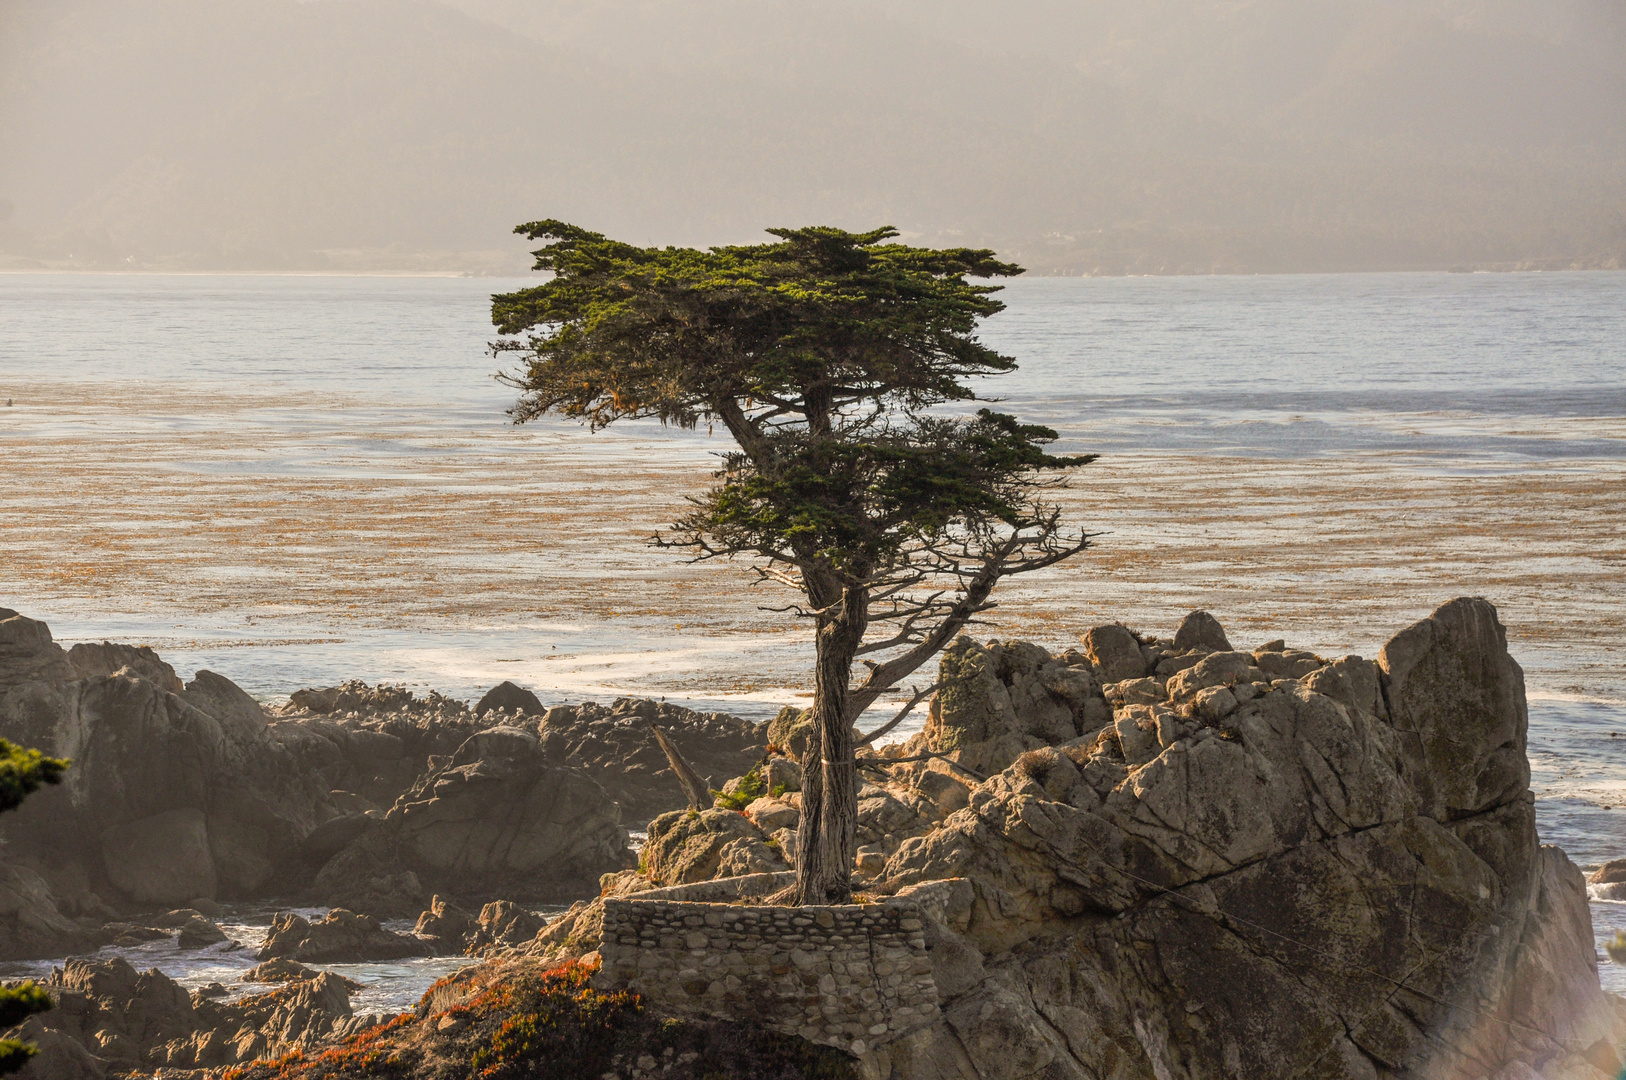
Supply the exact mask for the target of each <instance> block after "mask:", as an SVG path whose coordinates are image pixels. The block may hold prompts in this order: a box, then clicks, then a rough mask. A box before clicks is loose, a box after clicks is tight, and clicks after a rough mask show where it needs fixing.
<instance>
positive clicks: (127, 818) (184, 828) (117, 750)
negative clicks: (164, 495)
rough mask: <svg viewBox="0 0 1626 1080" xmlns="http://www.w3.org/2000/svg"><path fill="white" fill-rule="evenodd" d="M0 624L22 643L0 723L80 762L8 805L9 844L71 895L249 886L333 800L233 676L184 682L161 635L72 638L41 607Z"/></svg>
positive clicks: (141, 899)
mask: <svg viewBox="0 0 1626 1080" xmlns="http://www.w3.org/2000/svg"><path fill="white" fill-rule="evenodd" d="M0 625H3V626H5V627H9V629H8V630H4V631H0V635H3V636H4V638H5V641H7V642H9V644H10V646H11V652H10V654H9V661H10V662H9V663H0V736H3V737H5V738H8V739H10V740H12V741H14V742H17V743H21V744H23V745H26V746H34V747H38V748H40V749H41V750H44V751H45V752H47V753H51V754H54V755H56V756H61V757H67V758H71V759H72V760H73V763H74V765H73V768H71V769H70V770H68V773H67V775H66V777H65V778H64V780H63V782H62V783H61V784H60V785H56V786H54V787H51V788H48V789H46V790H43V791H40V792H38V793H37V794H36V795H35V796H34V797H32V798H30V799H29V800H28V801H27V802H26V803H24V804H23V805H22V807H21V808H19V809H18V810H17V811H16V812H14V813H10V814H7V815H5V817H4V819H0V830H3V832H4V835H5V838H6V841H7V843H8V848H7V853H8V859H11V860H14V861H16V862H17V863H19V864H23V865H28V866H31V867H33V868H34V869H36V870H37V871H38V872H39V873H40V874H41V875H43V876H44V877H45V878H46V879H47V880H48V881H50V882H53V883H63V885H64V888H66V890H67V892H68V893H70V894H72V895H75V896H82V895H88V894H89V892H90V891H91V890H94V893H95V894H96V895H98V896H102V897H106V898H107V899H109V900H113V901H122V902H126V903H131V904H152V903H166V904H173V903H179V902H184V901H187V900H191V899H194V898H197V897H207V896H212V895H214V894H215V893H216V892H217V891H218V892H220V893H222V894H225V895H233V896H246V895H252V894H254V893H255V892H257V891H258V890H259V889H261V888H262V887H263V886H264V885H265V883H266V882H267V880H268V879H269V878H270V876H271V873H272V870H273V867H274V866H275V865H276V864H277V862H278V861H279V860H281V859H283V858H285V857H286V856H287V855H288V854H290V853H291V852H293V851H294V850H295V849H296V847H297V844H298V842H299V839H300V838H301V837H302V836H304V835H305V834H306V833H308V832H309V831H310V830H311V829H312V828H313V827H314V826H315V825H316V824H318V823H319V822H320V821H322V820H324V819H325V818H326V817H329V816H332V813H333V810H332V808H331V807H330V806H329V805H328V803H327V789H326V788H325V787H324V786H322V784H321V783H320V781H319V780H317V779H316V778H314V777H312V776H310V775H309V774H308V773H306V772H304V771H302V770H301V769H300V767H299V763H298V761H297V759H296V758H295V756H294V755H293V754H291V753H289V752H288V751H287V750H286V749H285V748H284V747H283V746H282V745H281V744H280V743H279V742H277V741H276V740H274V739H272V738H271V737H270V736H269V734H268V732H267V730H266V727H265V724H264V722H263V717H262V719H261V720H259V721H258V722H256V720H255V717H256V716H258V715H261V714H260V712H259V707H258V706H257V705H255V704H254V703H253V702H252V699H249V698H248V696H247V695H246V694H244V693H243V692H242V691H241V690H239V689H238V688H237V687H235V686H233V685H231V684H230V682H229V681H228V680H226V679H224V678H222V677H220V676H215V675H210V674H208V673H200V674H199V677H198V678H197V679H196V680H194V682H193V684H192V687H191V688H187V687H184V686H182V685H181V684H180V681H179V679H178V678H176V677H175V674H174V671H173V670H172V669H171V668H170V667H169V666H168V665H167V664H164V663H163V662H162V660H160V659H159V658H158V657H157V656H156V654H154V653H153V652H152V650H150V649H146V648H136V647H132V646H123V645H113V644H106V643H104V644H101V645H79V646H75V647H74V649H73V650H72V651H71V652H69V653H67V654H63V653H62V650H61V649H60V648H59V647H58V646H57V645H56V644H55V643H54V642H52V641H51V639H50V633H49V630H48V629H46V628H45V626H44V624H43V623H37V622H33V621H32V620H25V619H22V617H20V616H16V615H11V616H10V617H8V618H6V619H4V620H0ZM0 659H4V658H0ZM108 669H112V670H111V671H109V670H108ZM200 706H201V707H200ZM211 710H212V711H211ZM211 877H212V880H211ZM160 879H162V880H161V881H160ZM58 891H59V892H61V891H62V890H60V889H59V890H58ZM3 949H4V946H3V945H0V950H3Z"/></svg>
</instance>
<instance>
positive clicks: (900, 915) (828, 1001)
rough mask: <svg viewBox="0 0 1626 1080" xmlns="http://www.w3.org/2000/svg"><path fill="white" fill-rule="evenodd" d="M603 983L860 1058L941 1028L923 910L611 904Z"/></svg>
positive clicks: (901, 906)
mask: <svg viewBox="0 0 1626 1080" xmlns="http://www.w3.org/2000/svg"><path fill="white" fill-rule="evenodd" d="M599 954H600V956H601V958H602V960H603V968H602V970H601V973H600V980H601V981H602V982H603V983H605V984H606V985H608V986H613V987H616V988H626V989H630V990H634V991H636V992H638V993H639V994H642V995H643V996H644V998H645V999H646V1000H648V1001H649V1002H650V1003H651V1004H652V1005H654V1006H656V1007H657V1008H661V1009H665V1010H669V1011H672V1012H675V1013H680V1014H682V1013H687V1014H699V1015H704V1016H712V1017H718V1018H724V1019H732V1020H755V1021H758V1022H760V1023H763V1024H765V1025H767V1026H769V1027H772V1028H776V1029H778V1030H780V1031H785V1032H794V1033H795V1034H798V1035H800V1036H802V1037H803V1038H805V1039H807V1040H808V1041H810V1042H815V1043H822V1044H824V1045H827V1046H836V1047H840V1048H841V1049H843V1050H848V1051H850V1052H852V1053H854V1054H862V1053H864V1052H865V1051H866V1050H867V1049H869V1048H871V1047H873V1046H876V1045H878V1044H882V1043H886V1042H889V1041H891V1040H892V1039H895V1038H897V1037H898V1036H899V1035H901V1034H902V1033H904V1032H906V1031H909V1030H911V1029H913V1028H917V1027H920V1026H921V1025H923V1024H927V1023H930V1022H932V1021H934V1020H936V1019H937V1016H938V1010H937V985H936V983H935V982H934V981H933V980H932V966H931V959H930V958H929V956H928V955H927V952H926V938H925V935H924V933H923V925H922V922H921V913H920V909H919V907H918V906H917V905H916V904H915V903H914V902H913V901H908V900H903V901H899V900H893V901H889V902H887V903H883V904H852V905H846V906H840V907H799V908H795V907H744V906H740V905H734V904H702V903H682V902H674V901H667V900H647V899H606V900H605V902H604V939H603V944H602V945H601V946H600V948H599Z"/></svg>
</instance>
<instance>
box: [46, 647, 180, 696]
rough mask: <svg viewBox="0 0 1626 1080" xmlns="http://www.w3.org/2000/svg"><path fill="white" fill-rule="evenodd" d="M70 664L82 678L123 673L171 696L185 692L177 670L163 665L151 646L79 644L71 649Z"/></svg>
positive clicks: (69, 653) (69, 651) (69, 652)
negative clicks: (148, 683)
mask: <svg viewBox="0 0 1626 1080" xmlns="http://www.w3.org/2000/svg"><path fill="white" fill-rule="evenodd" d="M68 663H70V664H72V665H73V667H74V670H75V671H77V672H78V673H79V676H80V678H87V679H88V678H95V677H96V676H98V675H117V674H119V673H121V672H123V673H125V674H128V675H131V676H134V677H135V678H137V679H145V680H146V681H147V682H150V683H152V684H153V685H154V686H156V687H158V688H159V689H160V690H166V691H168V692H169V693H171V694H179V693H181V692H182V691H183V690H184V689H185V687H184V686H182V685H181V679H180V676H178V675H176V674H175V669H174V668H172V667H170V666H169V665H168V664H166V663H164V661H163V659H162V658H161V657H160V656H159V655H158V654H157V653H156V652H154V651H153V649H152V647H151V646H150V645H125V644H122V643H120V642H113V641H103V642H100V643H92V642H88V641H86V642H80V643H79V644H78V645H75V646H74V647H73V648H71V649H69V650H68Z"/></svg>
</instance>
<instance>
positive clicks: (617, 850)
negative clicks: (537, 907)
mask: <svg viewBox="0 0 1626 1080" xmlns="http://www.w3.org/2000/svg"><path fill="white" fill-rule="evenodd" d="M620 817H621V812H620V809H619V807H617V805H616V804H615V802H614V801H613V800H612V799H610V797H609V796H608V795H607V794H606V792H605V791H604V789H603V787H601V786H600V785H599V784H598V783H597V782H596V781H594V780H593V779H592V778H591V777H590V776H588V775H587V774H586V773H585V772H583V771H581V770H578V769H569V768H559V767H556V766H553V765H550V764H549V763H548V757H547V754H546V752H545V750H544V749H543V747H542V746H541V745H540V744H539V741H538V739H537V738H536V736H534V735H532V734H531V733H530V732H528V731H525V730H523V729H521V728H514V727H505V726H498V727H493V728H488V729H486V730H484V731H480V732H476V733H475V734H474V735H471V736H470V737H469V738H468V739H466V740H465V741H464V743H463V744H462V745H461V746H460V747H459V748H458V749H457V751H456V752H455V753H454V754H452V755H451V756H450V757H449V758H447V759H445V760H444V761H440V762H437V764H436V766H435V767H434V768H433V769H431V770H430V771H429V772H428V773H426V774H424V775H423V776H422V777H420V778H419V779H418V781H417V783H415V784H414V785H413V787H412V789H411V790H409V791H408V792H407V793H406V794H404V795H402V796H401V798H400V799H398V800H397V801H396V804H395V806H393V807H392V808H391V809H390V812H389V814H388V815H387V816H386V818H385V819H384V820H383V821H381V822H377V823H376V824H375V825H373V826H370V827H368V829H367V831H366V832H365V833H364V834H363V835H362V836H360V838H358V839H357V840H355V841H353V842H352V843H351V844H350V845H348V846H347V847H346V848H344V850H342V851H340V852H339V853H338V854H337V855H335V856H333V858H332V859H330V860H329V861H328V863H327V864H326V865H325V866H323V867H322V869H321V871H320V872H319V873H318V874H317V875H316V880H315V882H314V884H313V886H312V890H313V892H314V893H315V895H316V896H318V897H319V898H320V899H322V900H323V901H324V902H328V903H333V902H336V901H338V900H340V899H341V898H344V899H348V898H350V897H354V896H358V895H369V896H378V895H380V894H382V893H384V892H386V891H387V889H399V888H400V886H401V884H402V883H401V882H399V877H400V875H402V874H404V873H410V874H411V875H412V877H413V883H426V887H428V888H432V889H434V890H435V891H437V892H440V893H441V894H443V895H449V896H468V895H480V894H484V895H486V896H490V895H492V894H493V893H495V894H497V895H504V894H506V895H508V896H515V897H519V898H520V899H524V900H539V901H552V900H557V899H560V898H563V897H567V896H569V895H571V894H572V893H575V894H576V895H580V893H582V892H588V891H592V890H593V888H594V887H595V885H596V883H597V881H598V878H599V875H601V874H604V873H606V872H608V871H611V870H618V869H621V868H623V867H626V866H630V865H631V864H632V862H633V858H632V854H631V852H630V850H629V849H628V848H627V833H626V830H625V829H623V828H622V827H621V823H620ZM385 882H394V884H392V885H389V886H385V885H384V884H383V883H385ZM425 899H426V897H425V896H423V895H422V893H421V887H420V891H419V893H418V895H416V896H413V897H403V898H401V901H400V906H396V904H395V902H394V901H393V900H392V902H391V908H390V910H387V911H385V910H384V909H382V908H378V907H373V908H370V909H368V910H373V911H375V912H379V913H383V914H390V915H395V914H404V915H416V914H417V913H418V912H421V911H422V910H423V907H424V900H425ZM403 906H404V907H405V908H407V909H408V910H402V907H403Z"/></svg>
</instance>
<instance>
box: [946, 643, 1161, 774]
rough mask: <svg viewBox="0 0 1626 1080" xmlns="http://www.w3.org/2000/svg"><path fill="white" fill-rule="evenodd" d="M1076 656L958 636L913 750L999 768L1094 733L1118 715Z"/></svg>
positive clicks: (977, 767)
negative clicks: (1022, 756) (1033, 752)
mask: <svg viewBox="0 0 1626 1080" xmlns="http://www.w3.org/2000/svg"><path fill="white" fill-rule="evenodd" d="M1115 629H1120V630H1121V629H1123V628H1122V627H1116V628H1115ZM1125 633H1126V634H1127V633H1128V631H1125ZM1072 655H1073V657H1074V658H1073V659H1071V660H1069V659H1067V658H1059V659H1058V658H1056V657H1053V656H1051V655H1050V654H1049V653H1048V652H1046V651H1045V650H1044V649H1042V648H1040V647H1039V646H1037V645H1033V644H1030V643H1028V642H1021V641H1017V642H1006V643H1003V644H1002V643H1000V642H990V643H989V644H988V645H978V644H977V643H976V642H974V641H972V640H971V639H970V638H968V637H961V638H959V639H958V640H956V641H955V642H954V644H952V645H950V646H949V647H948V648H947V649H945V650H943V656H942V659H941V660H940V661H939V665H938V676H937V681H938V690H937V693H936V695H935V696H934V697H933V698H932V702H931V707H930V710H929V712H928V714H927V719H926V725H925V728H924V731H923V732H922V736H923V738H922V741H921V743H920V745H919V746H918V747H915V749H927V750H931V751H934V752H938V753H951V754H952V755H953V756H954V759H955V760H956V761H957V762H959V763H960V764H962V765H964V766H966V767H968V768H970V769H973V770H977V771H981V772H998V771H999V770H1000V769H1003V768H1005V767H1006V766H1007V765H1009V764H1010V763H1011V762H1012V761H1014V760H1016V757H1017V755H1019V754H1021V753H1022V752H1023V751H1025V750H1032V749H1035V748H1037V747H1040V746H1052V745H1058V744H1061V743H1067V742H1071V741H1073V740H1075V739H1077V738H1079V737H1080V736H1084V735H1093V734H1094V733H1095V732H1096V731H1097V730H1099V729H1100V728H1101V726H1102V725H1103V724H1105V723H1107V722H1108V721H1110V720H1111V719H1112V713H1111V710H1110V709H1109V708H1108V706H1107V703H1106V701H1105V699H1104V698H1103V697H1102V694H1101V690H1100V687H1099V686H1098V685H1097V684H1096V682H1095V679H1094V677H1093V676H1092V674H1091V670H1090V666H1089V664H1088V662H1086V661H1085V660H1084V658H1083V657H1081V656H1077V654H1072ZM1137 655H1138V653H1137Z"/></svg>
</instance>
